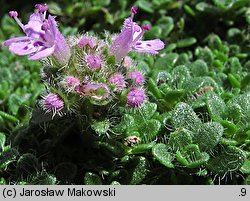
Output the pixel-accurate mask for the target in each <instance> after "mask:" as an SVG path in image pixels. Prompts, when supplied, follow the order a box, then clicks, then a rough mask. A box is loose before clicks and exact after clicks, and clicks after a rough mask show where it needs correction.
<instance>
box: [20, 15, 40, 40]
mask: <svg viewBox="0 0 250 201" xmlns="http://www.w3.org/2000/svg"><path fill="white" fill-rule="evenodd" d="M42 25H43V21H42V19H41V16H40V14H39V13H33V14H32V15H31V16H30V19H29V22H28V24H26V25H25V26H24V32H25V33H26V35H27V36H29V37H32V38H36V39H39V38H40V35H43V34H44V31H43V30H42Z"/></svg>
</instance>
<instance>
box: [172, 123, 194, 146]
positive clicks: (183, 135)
mask: <svg viewBox="0 0 250 201" xmlns="http://www.w3.org/2000/svg"><path fill="white" fill-rule="evenodd" d="M192 136H193V133H192V132H191V131H189V130H187V129H185V128H183V129H180V130H176V131H175V132H173V133H171V134H170V138H169V141H168V144H169V145H170V146H171V147H172V149H173V150H174V151H178V150H182V149H183V148H184V147H185V146H187V145H189V144H192Z"/></svg>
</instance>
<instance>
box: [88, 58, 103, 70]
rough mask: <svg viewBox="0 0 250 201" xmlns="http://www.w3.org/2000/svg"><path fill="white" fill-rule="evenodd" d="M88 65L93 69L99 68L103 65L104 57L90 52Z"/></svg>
mask: <svg viewBox="0 0 250 201" xmlns="http://www.w3.org/2000/svg"><path fill="white" fill-rule="evenodd" d="M86 65H87V66H88V67H89V68H90V69H91V70H98V69H100V68H101V67H102V59H101V57H100V56H99V55H95V54H90V55H87V56H86Z"/></svg>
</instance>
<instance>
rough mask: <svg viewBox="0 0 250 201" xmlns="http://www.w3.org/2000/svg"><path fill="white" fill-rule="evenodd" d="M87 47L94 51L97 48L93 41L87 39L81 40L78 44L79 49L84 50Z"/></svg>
mask: <svg viewBox="0 0 250 201" xmlns="http://www.w3.org/2000/svg"><path fill="white" fill-rule="evenodd" d="M86 46H89V47H90V48H91V49H93V48H94V47H95V45H94V42H93V40H91V39H90V38H86V37H84V38H81V39H80V40H79V42H78V47H80V48H84V47H86Z"/></svg>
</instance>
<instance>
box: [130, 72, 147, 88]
mask: <svg viewBox="0 0 250 201" xmlns="http://www.w3.org/2000/svg"><path fill="white" fill-rule="evenodd" d="M128 78H129V79H131V80H132V81H133V85H134V86H138V85H142V84H143V83H144V81H145V80H144V76H143V74H142V73H141V72H140V71H133V72H130V73H129V74H128Z"/></svg>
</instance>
